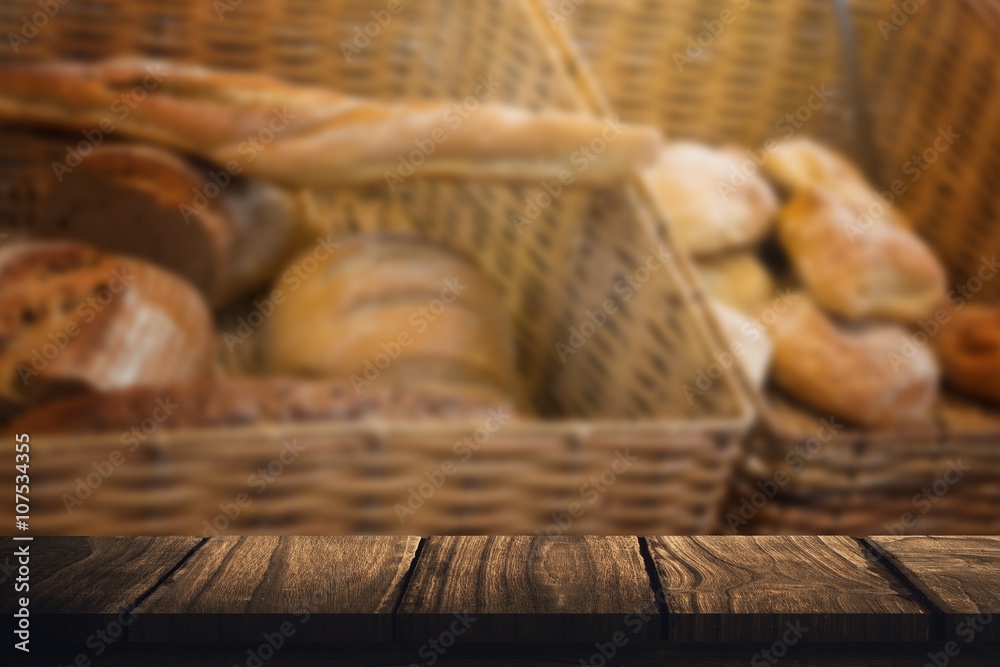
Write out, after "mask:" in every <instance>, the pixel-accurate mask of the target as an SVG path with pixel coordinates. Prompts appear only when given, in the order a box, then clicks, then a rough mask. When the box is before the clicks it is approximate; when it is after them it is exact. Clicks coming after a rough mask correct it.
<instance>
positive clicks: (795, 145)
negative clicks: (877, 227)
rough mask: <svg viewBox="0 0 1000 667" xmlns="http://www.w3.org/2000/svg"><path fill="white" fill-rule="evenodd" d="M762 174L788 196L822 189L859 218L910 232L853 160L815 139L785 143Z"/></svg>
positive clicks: (898, 213)
mask: <svg viewBox="0 0 1000 667" xmlns="http://www.w3.org/2000/svg"><path fill="white" fill-rule="evenodd" d="M763 171H764V174H765V175H766V176H768V177H769V178H770V179H771V180H772V181H773V182H774V183H775V184H777V185H778V187H779V188H781V189H782V190H783V191H784V192H785V193H786V194H788V195H789V196H792V197H794V196H795V195H796V194H799V193H800V192H802V191H804V190H810V189H813V188H822V189H824V190H827V191H828V192H831V193H833V194H834V195H836V196H837V197H838V198H839V199H840V200H841V201H842V202H843V203H844V204H846V205H847V206H848V207H849V208H850V209H851V210H852V211H853V212H855V213H856V214H857V215H859V216H861V215H872V216H878V217H882V218H885V219H887V220H890V221H891V222H893V223H894V224H897V225H899V226H901V227H906V228H911V227H912V224H911V223H910V221H909V220H908V219H907V218H906V217H905V216H903V214H902V213H900V212H899V211H898V210H896V209H895V208H893V207H891V206H890V207H886V206H885V205H884V204H883V203H882V201H881V200H880V199H879V197H878V194H877V193H876V191H875V189H874V188H873V187H872V186H871V184H870V183H869V181H868V179H867V178H866V177H865V175H864V174H863V173H862V172H861V170H860V169H858V168H857V167H856V166H855V165H854V164H853V163H852V162H851V161H850V160H848V159H847V158H845V157H844V156H842V155H840V154H839V153H837V152H836V151H834V150H832V149H830V148H827V147H826V146H824V145H822V144H820V143H819V142H817V141H814V140H812V139H792V140H790V141H786V142H783V143H781V144H779V145H778V147H777V148H776V149H775V150H774V151H773V152H772V153H771V154H770V155H769V156H768V158H767V160H766V161H765V162H764V165H763Z"/></svg>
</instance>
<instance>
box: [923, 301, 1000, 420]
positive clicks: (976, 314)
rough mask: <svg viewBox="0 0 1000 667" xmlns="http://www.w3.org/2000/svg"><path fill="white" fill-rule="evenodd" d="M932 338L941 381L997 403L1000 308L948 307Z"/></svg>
mask: <svg viewBox="0 0 1000 667" xmlns="http://www.w3.org/2000/svg"><path fill="white" fill-rule="evenodd" d="M947 312H948V314H947V319H946V320H945V319H944V318H942V319H943V323H941V324H940V325H939V326H940V328H939V330H938V332H937V334H936V335H935V336H934V338H933V340H934V346H935V348H936V350H937V353H938V357H939V358H940V360H941V367H942V369H943V371H944V375H945V378H947V380H948V382H949V383H950V384H952V385H953V386H954V387H955V388H957V389H959V390H961V391H963V392H966V393H967V394H969V395H971V396H975V397H977V398H984V399H987V400H989V401H992V402H994V403H1000V308H998V307H996V306H984V305H979V304H973V303H964V304H962V306H961V308H951V309H949V310H948V311H947Z"/></svg>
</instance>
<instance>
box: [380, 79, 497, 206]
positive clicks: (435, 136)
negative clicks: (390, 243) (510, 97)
mask: <svg viewBox="0 0 1000 667" xmlns="http://www.w3.org/2000/svg"><path fill="white" fill-rule="evenodd" d="M478 81H479V85H478V86H476V90H475V91H474V93H473V94H472V95H469V96H468V97H466V98H465V99H464V100H461V101H459V102H455V103H454V104H452V105H451V107H450V108H448V109H447V110H446V111H445V112H444V113H443V114H442V115H441V121H442V125H439V126H438V127H435V128H434V129H433V130H431V132H430V134H429V136H427V137H425V138H423V139H416V140H414V142H413V150H411V151H410V152H409V153H407V154H406V155H403V154H400V155H398V156H397V158H398V160H399V163H398V165H397V166H396V169H395V171H386V172H384V173H383V177H384V178H385V182H386V184H387V185H388V186H389V191H390V192H395V191H396V188H397V187H399V186H401V185H403V184H404V183H405V182H406V180H407V179H408V178H410V177H411V176H413V175H414V174H416V173H417V171H418V170H419V169H420V167H422V166H424V164H426V163H427V160H429V159H430V158H431V157H433V155H434V154H435V153H437V150H438V146H440V145H441V144H444V143H447V141H448V139H449V133H450V132H455V131H456V130H458V129H459V128H460V127H462V124H463V123H465V121H466V120H468V119H469V118H470V117H471V116H472V114H474V113H475V112H476V111H477V110H478V109H479V108H480V107H481V106H482V105H483V104H485V103H486V102H487V101H488V100H489V99H490V98H491V97H493V95H495V94H496V91H497V90H498V89H500V88H501V87H502V86H503V82H501V81H497V80H496V79H494V78H493V74H492V73H491V74H489V75H488V76H481V77H479V79H478Z"/></svg>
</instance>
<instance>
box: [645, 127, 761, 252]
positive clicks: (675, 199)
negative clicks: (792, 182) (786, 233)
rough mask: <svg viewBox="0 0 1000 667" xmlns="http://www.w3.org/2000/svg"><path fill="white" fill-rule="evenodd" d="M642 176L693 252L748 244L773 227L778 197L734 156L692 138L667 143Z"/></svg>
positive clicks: (686, 247) (684, 245)
mask: <svg viewBox="0 0 1000 667" xmlns="http://www.w3.org/2000/svg"><path fill="white" fill-rule="evenodd" d="M645 176H646V178H647V181H648V183H649V185H650V188H651V189H652V191H653V194H654V196H656V198H657V200H658V202H659V204H660V207H661V208H662V209H663V211H664V213H666V215H667V216H668V220H669V222H670V223H671V226H672V229H673V231H674V234H675V236H676V239H677V242H678V244H679V245H680V246H681V248H683V249H684V250H685V251H687V252H689V253H691V254H692V255H695V256H704V255H712V254H715V253H720V252H725V251H727V250H732V249H734V248H743V247H747V246H750V245H752V244H754V243H756V242H757V241H759V240H760V239H761V238H763V237H764V236H765V235H766V234H767V232H768V231H769V230H770V229H771V226H772V224H773V222H774V216H775V214H776V213H777V210H778V201H777V197H776V196H775V194H774V192H773V191H772V190H771V187H770V185H768V183H767V182H766V181H764V179H762V178H761V177H760V176H758V175H757V174H750V175H746V174H744V173H743V172H741V171H740V161H739V160H738V159H737V158H735V157H734V156H733V155H731V154H729V153H727V152H724V151H718V150H714V149H712V148H709V147H708V146H703V145H701V144H697V143H692V142H677V143H674V144H670V145H668V146H667V147H666V148H665V149H663V150H662V151H661V153H660V157H659V159H658V160H657V162H656V163H655V164H654V165H653V166H651V167H650V168H648V169H646V171H645Z"/></svg>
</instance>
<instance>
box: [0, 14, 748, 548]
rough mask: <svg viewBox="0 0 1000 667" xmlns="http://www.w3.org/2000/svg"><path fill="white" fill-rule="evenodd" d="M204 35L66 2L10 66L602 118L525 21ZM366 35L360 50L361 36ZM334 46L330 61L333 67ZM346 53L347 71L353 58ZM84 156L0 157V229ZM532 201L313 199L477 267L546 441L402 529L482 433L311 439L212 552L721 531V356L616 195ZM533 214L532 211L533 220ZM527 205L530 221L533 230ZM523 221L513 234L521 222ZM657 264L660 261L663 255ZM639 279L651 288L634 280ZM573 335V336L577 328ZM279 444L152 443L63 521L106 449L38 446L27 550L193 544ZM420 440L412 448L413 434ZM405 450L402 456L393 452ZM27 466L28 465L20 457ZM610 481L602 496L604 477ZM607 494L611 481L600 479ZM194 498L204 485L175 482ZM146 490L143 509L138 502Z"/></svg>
mask: <svg viewBox="0 0 1000 667" xmlns="http://www.w3.org/2000/svg"><path fill="white" fill-rule="evenodd" d="M233 4H234V7H233V11H231V12H229V11H226V12H224V13H223V15H222V16H221V20H220V17H219V16H218V15H217V12H216V9H215V8H216V7H219V6H223V7H226V6H228V5H225V0H223V2H220V3H205V2H202V1H200V0H198V1H195V0H184V1H181V2H164V1H162V0H143V1H134V0H132V1H125V0H121V1H117V2H116V1H113V0H100V1H98V0H94V1H87V0H80V1H79V2H73V3H69V4H67V5H66V6H64V7H63V8H62V10H61V11H60V14H59V15H58V16H56V17H54V18H53V19H52V20H51V22H50V24H49V25H48V26H47V27H46V29H44V30H41V31H39V33H38V35H37V36H36V37H34V38H33V39H32V40H31V41H30V43H29V44H27V45H25V46H24V47H23V49H22V50H21V52H20V54H19V55H16V56H15V55H14V54H12V53H10V52H9V51H8V50H7V49H6V46H5V45H3V46H0V54H2V57H4V58H16V59H21V58H24V59H36V60H42V59H52V58H69V57H73V58H101V57H105V56H111V55H119V54H123V53H140V54H148V55H153V56H162V57H169V58H173V59H177V60H183V61H192V62H198V63H205V64H209V65H213V66H218V67H227V68H237V69H248V70H259V71H266V72H272V73H275V74H278V75H280V76H283V77H285V78H288V79H291V80H295V81H302V82H308V83H313V84H320V85H329V86H336V87H338V88H340V89H344V90H347V91H349V92H353V93H359V94H365V95H371V96H375V97H379V98H383V99H391V100H397V99H404V98H428V97H447V98H452V99H456V100H463V99H466V98H467V97H468V96H469V95H471V94H473V91H475V89H476V87H477V86H478V85H479V80H480V77H486V76H489V75H491V74H492V75H494V76H495V78H496V79H497V80H499V81H501V82H502V84H503V85H501V86H500V87H499V88H498V89H497V92H496V94H495V95H494V97H493V98H492V99H494V100H496V101H501V102H507V103H511V104H517V105H521V106H525V107H529V108H543V107H544V108H559V109H578V110H597V109H598V108H599V107H597V106H596V105H597V104H598V103H599V100H597V99H596V97H595V96H594V93H593V90H591V89H588V88H587V87H586V81H584V80H582V79H581V78H580V76H579V74H580V73H579V68H578V67H577V66H576V65H574V64H573V62H572V54H568V53H566V52H564V51H562V50H560V49H559V48H558V47H557V46H554V45H556V44H557V43H558V35H553V33H552V26H550V25H548V24H547V23H546V22H545V21H544V19H543V18H542V12H541V7H540V5H536V4H534V3H531V2H521V1H510V0H485V1H478V0H477V2H475V3H472V2H468V3H454V2H444V1H440V2H429V1H423V0H421V2H412V3H403V4H402V10H401V11H400V12H399V13H398V14H395V15H394V16H393V17H392V19H391V20H390V21H388V22H387V23H386V24H385V25H384V26H381V25H379V24H375V25H376V28H373V27H372V23H371V22H372V21H373V14H372V12H373V11H375V12H381V11H383V10H385V9H386V6H387V5H386V3H382V2H375V1H367V2H361V1H357V2H334V1H319V0H285V1H282V2H277V1H275V2H271V1H268V2H264V1H262V0H243V2H242V3H239V4H238V5H237V4H236V3H233ZM0 7H2V8H3V11H2V12H0V32H3V33H4V34H6V32H7V31H8V30H19V29H20V28H19V26H20V22H21V17H22V16H23V15H24V12H26V11H28V10H29V9H32V8H33V7H34V5H32V4H31V3H24V2H9V1H5V2H2V3H0ZM366 28H367V29H369V32H370V33H373V34H374V33H377V34H374V36H372V37H371V38H370V43H366V42H364V41H361V42H360V43H363V44H365V45H364V46H363V47H357V49H356V50H357V52H355V51H354V50H351V47H352V46H357V44H358V43H359V42H355V41H354V38H355V36H356V35H357V34H358V32H357V31H358V30H361V31H364V30H365V29H366ZM345 44H346V45H347V47H345V46H344V45H345ZM345 49H347V50H348V51H350V53H349V54H346V55H349V56H350V57H349V58H348V57H346V55H345ZM78 139H79V138H78V137H59V136H51V135H32V136H28V135H25V134H23V133H20V132H18V131H15V130H8V131H5V132H3V134H2V136H0V147H2V148H0V150H2V151H3V158H4V160H3V161H2V164H0V193H2V198H0V221H2V222H3V223H5V224H8V225H13V226H25V225H27V224H29V223H30V221H31V219H32V217H33V216H35V215H37V214H38V210H39V209H38V207H39V206H42V205H44V202H45V200H46V198H47V197H49V196H52V193H53V192H55V183H54V181H53V179H52V171H51V168H50V166H49V165H50V164H51V162H52V160H54V159H63V158H64V157H65V153H66V146H67V144H68V143H71V142H75V141H77V140H78ZM545 194H546V193H545V190H544V188H543V187H542V185H541V184H539V185H538V186H527V187H517V188H513V187H506V186H493V185H488V184H467V183H462V182H421V181H420V180H419V178H414V179H412V181H408V182H406V183H405V184H403V185H402V186H399V187H398V189H397V191H396V192H395V193H393V194H391V195H390V194H389V193H387V192H386V191H385V189H383V188H372V189H368V190H353V191H350V192H347V191H330V192H322V193H317V197H316V209H317V210H316V213H317V215H321V216H325V217H327V218H328V219H329V220H331V224H332V225H333V227H334V230H335V231H337V232H345V233H346V232H352V231H357V230H371V229H391V228H395V229H398V228H407V229H416V230H417V231H419V232H421V233H423V234H425V235H427V236H429V237H432V238H434V239H437V240H440V241H443V242H446V243H449V244H451V245H452V246H454V247H456V248H458V249H460V250H463V251H465V252H468V253H471V254H473V255H474V256H475V257H477V258H478V259H479V261H480V262H481V264H482V265H483V266H484V268H485V269H486V270H487V271H488V272H489V273H490V274H491V275H492V276H493V277H494V278H495V279H496V280H497V281H498V282H499V283H500V284H501V286H502V288H503V290H504V297H505V300H506V304H507V307H508V309H509V311H510V314H511V316H512V319H513V321H514V326H515V334H516V343H517V350H518V355H519V358H518V366H519V371H520V374H521V376H522V378H523V380H524V382H525V384H526V386H527V387H528V388H529V391H530V392H531V395H532V399H533V402H534V403H535V404H536V406H537V408H538V409H539V410H540V411H541V413H542V414H543V415H544V416H546V417H549V418H552V419H553V421H549V422H520V423H517V424H510V425H508V426H505V427H504V428H503V429H501V430H500V431H499V432H498V433H496V434H494V435H493V436H492V437H491V438H490V442H489V444H488V445H485V446H483V447H482V449H481V450H480V452H479V453H478V454H477V456H476V457H475V458H474V459H472V460H471V461H469V462H466V463H462V464H461V465H459V466H458V472H457V473H455V475H454V476H453V477H451V478H449V480H448V483H447V484H446V485H445V486H444V487H443V488H442V489H441V490H438V491H436V492H435V493H434V494H433V498H432V499H430V500H427V501H426V503H425V506H424V507H423V508H422V509H420V511H418V512H416V513H415V514H414V516H413V517H412V519H411V520H408V521H407V522H405V523H401V522H400V521H399V519H398V518H397V515H396V512H395V510H394V507H395V506H396V505H397V504H400V503H402V504H405V503H406V502H407V498H408V497H409V494H410V489H411V488H414V487H416V486H419V485H420V484H422V483H424V482H425V481H426V474H427V473H428V472H433V471H435V470H438V469H439V468H440V466H441V464H442V462H444V461H449V460H451V459H452V458H453V457H454V453H453V448H454V445H455V443H456V441H457V440H459V439H461V438H462V437H467V436H469V435H470V434H471V433H474V429H475V428H476V427H477V426H480V425H471V426H470V428H468V429H465V430H462V431H460V432H456V430H455V428H453V427H451V426H449V427H447V428H445V427H443V426H442V427H425V428H423V429H422V430H420V429H418V430H415V431H410V430H407V429H405V428H404V429H401V428H395V430H394V431H393V432H394V433H397V435H396V436H388V435H384V434H380V433H379V432H378V431H371V432H367V434H366V435H364V436H359V437H355V436H351V435H347V434H346V432H345V430H344V429H342V428H340V427H337V426H330V427H328V428H325V429H324V428H319V429H318V430H316V429H313V431H312V432H311V433H312V434H311V435H308V436H306V435H303V436H301V437H302V438H306V437H308V438H309V439H308V447H307V454H303V458H302V459H301V460H299V461H297V462H296V463H295V464H294V465H292V466H289V467H288V470H287V471H286V472H285V473H284V474H283V475H282V476H281V477H280V479H278V480H277V481H276V482H275V483H274V485H273V486H269V487H268V489H267V492H266V493H264V494H262V495H261V496H260V497H256V496H254V502H253V503H252V504H251V506H250V507H249V508H247V509H245V510H244V511H242V512H241V513H240V516H239V518H238V519H234V520H233V521H232V522H231V523H230V524H229V525H228V528H227V529H228V531H229V532H236V533H238V532H248V531H253V530H256V529H260V530H262V531H265V532H277V531H280V530H289V531H295V532H315V533H341V532H350V533H355V532H366V531H376V532H396V533H409V534H414V533H424V534H429V533H440V532H472V533H494V532H497V533H523V532H529V533H530V532H534V531H546V530H549V529H550V527H551V525H552V524H553V521H554V519H553V514H556V515H558V514H559V513H564V512H566V511H567V510H568V508H569V506H570V505H571V504H572V503H577V502H578V503H581V504H583V505H584V506H585V507H586V508H587V509H586V512H585V514H584V515H583V516H582V517H580V518H579V519H575V520H574V521H573V522H571V523H572V525H570V526H568V527H559V526H557V529H558V530H560V531H563V532H573V533H608V532H610V533H629V532H632V533H636V532H639V533H691V532H694V533H698V532H706V531H711V530H714V528H715V526H716V525H717V523H716V520H717V513H718V509H719V506H720V502H721V500H722V499H723V498H722V497H723V495H724V494H725V489H726V484H727V481H728V479H729V477H730V475H731V470H732V466H733V464H734V460H735V454H736V452H737V444H736V441H735V436H736V434H737V433H739V432H740V431H741V430H742V428H743V425H744V424H745V423H746V421H747V419H748V418H749V413H748V409H747V407H746V404H745V401H744V399H743V397H742V394H741V393H740V391H739V390H738V388H737V387H735V386H734V383H733V382H732V381H731V380H730V379H728V378H724V379H722V380H721V381H719V382H717V383H716V384H715V385H714V386H713V388H712V389H711V390H710V391H708V392H707V393H705V395H704V396H700V397H696V400H694V401H693V402H690V403H689V401H688V400H687V398H686V397H684V395H683V394H682V387H683V385H684V384H685V383H693V382H694V380H695V378H696V376H697V374H698V372H699V370H700V369H701V368H704V367H706V366H708V365H709V364H710V363H711V362H712V357H711V354H712V352H713V351H714V350H715V349H716V348H715V346H714V345H713V344H712V343H711V342H710V340H711V339H710V337H709V335H708V331H709V329H708V325H707V323H706V321H705V320H704V318H703V316H702V314H701V311H700V310H699V309H698V308H697V306H696V303H695V301H694V296H693V295H692V293H691V291H690V290H689V289H688V288H686V287H685V285H686V282H685V281H684V280H682V279H681V278H680V277H679V275H678V270H677V268H676V267H675V266H674V265H673V262H672V260H671V259H669V258H663V257H661V255H662V251H661V248H662V247H663V245H664V241H663V239H661V238H658V237H657V236H656V235H655V234H654V233H653V232H651V231H650V230H653V229H656V228H657V227H659V225H658V220H657V219H656V218H655V216H653V215H652V214H651V213H650V212H649V211H648V210H647V209H645V208H644V207H643V205H642V204H641V203H640V202H639V201H638V199H637V198H636V196H635V194H634V193H633V192H632V191H631V189H628V188H625V189H621V190H617V191H606V192H593V191H584V190H581V189H572V188H571V189H569V190H568V191H566V192H565V193H563V194H562V195H561V196H559V197H555V198H551V197H549V199H548V200H546V199H544V198H543V195H545ZM540 198H541V199H540ZM529 201H531V202H544V203H542V204H538V205H537V210H533V209H532V208H531V206H530V205H529ZM525 218H527V219H529V220H530V224H527V225H525V226H523V229H522V231H521V232H520V233H518V229H517V226H516V225H515V224H514V220H517V219H525ZM666 249H667V251H668V252H669V245H666ZM653 255H655V256H656V257H657V258H658V259H660V260H661V268H660V269H659V270H656V271H652V272H651V273H649V276H648V279H646V280H645V281H643V282H642V287H641V289H638V290H635V291H634V293H633V294H632V295H630V296H629V297H628V298H625V297H624V296H622V295H621V294H618V293H615V292H611V291H610V289H611V286H613V285H614V284H616V282H617V281H620V280H622V279H624V278H626V277H629V276H633V275H636V272H637V271H639V270H640V269H641V267H643V265H644V263H645V262H646V260H647V259H648V258H649V257H651V256H653ZM639 276H640V277H644V276H643V275H642V274H639ZM608 299H614V300H615V304H616V306H617V308H618V309H619V312H618V313H617V314H616V315H614V317H613V318H610V321H609V322H608V324H606V325H604V326H602V327H598V328H597V330H596V331H595V332H594V333H593V334H592V335H591V336H589V337H588V338H587V339H586V340H585V341H584V342H583V344H582V346H579V349H576V348H574V350H575V352H573V353H570V354H568V355H566V356H565V363H564V362H563V361H562V360H561V359H560V358H559V354H558V353H557V351H556V344H557V343H565V344H571V341H570V338H571V335H572V330H573V329H580V328H581V327H582V325H583V324H584V323H586V322H588V321H589V320H588V315H587V313H588V311H592V312H596V311H599V310H601V308H602V307H603V305H604V304H605V302H606V301H607V300H608ZM585 330H587V331H589V329H585ZM296 432H297V431H296V430H295V429H293V428H289V429H285V430H280V431H275V430H273V429H262V431H260V432H254V433H235V432H232V433H230V432H225V433H220V432H217V433H212V434H201V435H199V434H179V435H170V436H167V435H158V436H156V437H155V438H153V439H151V440H149V441H147V442H145V443H143V444H142V446H141V447H139V448H138V449H137V450H136V451H135V452H133V453H131V454H130V455H129V462H130V463H129V465H127V466H124V467H122V468H121V469H119V470H118V471H117V472H116V473H115V474H114V475H113V476H112V477H111V478H110V479H108V480H107V481H106V482H103V483H102V485H101V487H100V489H99V490H98V491H97V492H95V493H94V495H93V497H91V498H89V499H88V500H87V501H86V502H84V503H83V505H82V506H81V507H79V508H77V509H76V510H75V511H74V512H73V513H72V514H68V513H67V512H66V510H65V509H64V507H63V501H62V500H61V499H60V498H61V497H62V494H63V493H69V494H71V495H72V494H73V493H74V488H75V486H76V483H77V481H76V480H77V477H78V476H80V475H82V474H85V472H84V471H87V470H88V468H89V467H90V466H91V464H92V463H93V462H94V461H101V460H105V459H106V458H107V456H108V455H109V453H110V452H112V451H115V450H117V449H121V444H120V443H119V442H118V438H111V439H107V438H105V439H90V440H86V441H73V440H52V441H47V442H42V441H39V442H38V443H37V444H36V445H35V449H34V450H33V451H35V452H36V457H37V459H38V463H37V466H36V464H35V463H33V468H32V469H33V479H37V480H39V486H38V487H33V492H34V493H33V499H34V502H36V503H37V504H35V505H34V506H33V508H34V509H33V518H34V520H35V523H34V524H33V529H37V530H38V531H42V532H69V533H73V532H76V533H79V532H89V533H91V534H92V533H93V532H94V531H98V532H108V533H128V532H133V531H139V532H146V533H148V532H167V533H185V532H199V533H200V532H204V530H205V529H204V527H203V525H202V522H203V521H205V520H207V519H211V518H212V517H215V516H216V515H218V513H219V512H220V509H219V506H220V503H221V504H225V503H227V502H232V499H233V498H234V497H235V496H236V495H237V494H239V493H241V492H248V489H247V479H248V476H250V475H251V474H253V473H254V471H256V470H257V468H258V467H259V466H260V465H261V464H262V463H265V464H266V463H267V462H268V461H271V460H273V459H274V457H275V456H276V455H277V454H278V453H279V452H280V448H281V442H282V441H283V440H285V439H287V438H290V437H293V435H294V433H296ZM415 434H419V436H418V435H415ZM404 436H405V437H404ZM629 448H631V451H632V453H633V454H635V452H636V451H640V450H641V455H640V458H639V460H638V461H637V462H636V463H635V464H634V465H633V466H631V467H629V468H628V469H627V471H625V472H624V473H623V474H622V475H620V477H621V479H619V480H618V481H616V482H615V483H614V484H611V485H610V486H608V487H607V489H606V490H605V491H603V492H602V493H600V494H597V496H596V497H595V498H594V502H593V504H590V502H589V501H590V500H591V496H589V495H587V496H583V497H581V494H582V493H583V491H582V489H583V488H584V485H585V484H587V483H588V481H589V480H590V478H591V477H592V476H594V475H601V474H602V473H605V471H607V470H608V469H609V467H610V466H611V465H612V464H613V463H614V460H615V456H616V455H617V454H616V452H619V451H621V452H624V451H625V450H628V449H629ZM33 461H34V459H33ZM606 477H607V476H606ZM616 479H617V477H616ZM192 480H197V484H194V483H192ZM150 488H153V489H156V490H157V492H156V493H151V492H149V489H150Z"/></svg>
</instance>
